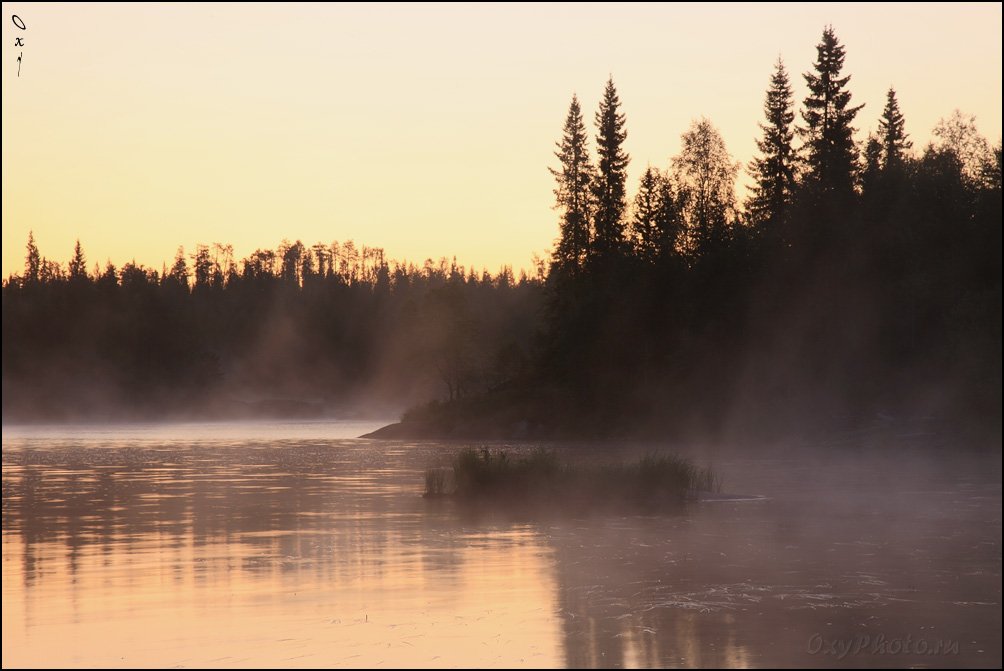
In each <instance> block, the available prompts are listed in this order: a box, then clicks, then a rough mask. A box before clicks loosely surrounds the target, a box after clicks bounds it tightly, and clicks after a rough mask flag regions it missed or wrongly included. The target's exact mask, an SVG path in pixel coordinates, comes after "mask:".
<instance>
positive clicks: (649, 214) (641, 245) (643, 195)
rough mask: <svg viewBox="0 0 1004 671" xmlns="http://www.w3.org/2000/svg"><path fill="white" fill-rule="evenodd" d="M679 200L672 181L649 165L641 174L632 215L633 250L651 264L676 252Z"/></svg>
mask: <svg viewBox="0 0 1004 671" xmlns="http://www.w3.org/2000/svg"><path fill="white" fill-rule="evenodd" d="M678 229H679V226H678V222H677V212H676V203H675V202H674V198H673V189H672V185H671V184H670V180H669V178H668V177H667V176H666V175H663V174H662V173H660V172H659V171H658V170H656V169H655V168H653V167H651V166H648V167H647V168H645V172H644V173H642V176H641V180H640V182H639V184H638V193H637V195H636V196H635V199H634V207H633V215H632V217H631V229H630V230H631V241H632V244H633V247H634V253H635V255H636V256H638V257H639V258H641V259H643V260H644V261H647V262H649V263H655V262H656V261H658V260H659V259H662V258H665V257H666V256H667V255H669V254H672V253H673V252H674V251H675V248H676V243H677V239H676V238H677V235H678V233H679V230H678Z"/></svg>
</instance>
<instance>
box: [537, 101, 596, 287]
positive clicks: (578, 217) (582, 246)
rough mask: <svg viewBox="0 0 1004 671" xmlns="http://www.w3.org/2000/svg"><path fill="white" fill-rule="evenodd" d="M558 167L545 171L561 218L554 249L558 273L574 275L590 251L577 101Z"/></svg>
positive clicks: (584, 142)
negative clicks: (553, 181)
mask: <svg viewBox="0 0 1004 671" xmlns="http://www.w3.org/2000/svg"><path fill="white" fill-rule="evenodd" d="M557 146H558V151H556V152H555V154H554V155H555V156H557V157H558V161H559V162H560V167H559V168H558V169H554V168H548V169H549V170H550V171H551V174H552V175H554V178H555V179H556V180H557V182H558V185H557V187H555V189H554V195H555V199H556V206H557V207H558V208H560V209H562V210H563V211H564V212H563V213H562V216H561V224H560V236H559V238H558V243H557V245H555V248H554V264H555V266H556V267H557V268H558V269H562V270H567V271H569V272H571V273H575V272H576V271H578V270H579V269H581V268H582V265H583V263H584V262H585V259H586V255H587V253H588V251H589V220H590V216H591V214H592V209H593V208H592V196H591V187H592V183H593V166H592V164H591V163H590V161H589V147H588V138H587V137H586V126H585V124H584V123H583V121H582V108H581V107H580V106H579V99H578V98H577V97H576V96H574V95H573V96H572V102H571V104H570V105H569V106H568V115H567V116H566V118H565V127H564V131H563V135H562V138H561V141H560V142H558V143H557Z"/></svg>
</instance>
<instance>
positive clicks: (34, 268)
mask: <svg viewBox="0 0 1004 671" xmlns="http://www.w3.org/2000/svg"><path fill="white" fill-rule="evenodd" d="M41 271H42V258H41V256H40V255H39V253H38V246H37V245H36V244H35V232H34V231H28V245H27V252H26V254H25V258H24V281H25V282H28V283H36V282H38V281H39V276H40V275H41Z"/></svg>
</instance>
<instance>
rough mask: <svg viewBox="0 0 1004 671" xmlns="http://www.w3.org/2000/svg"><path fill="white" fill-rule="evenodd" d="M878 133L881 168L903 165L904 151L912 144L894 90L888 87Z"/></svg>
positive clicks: (887, 168)
mask: <svg viewBox="0 0 1004 671" xmlns="http://www.w3.org/2000/svg"><path fill="white" fill-rule="evenodd" d="M879 135H880V138H881V142H882V153H883V156H882V169H883V170H890V169H892V170H896V169H898V168H900V167H901V166H902V165H903V160H904V158H905V157H906V152H907V151H908V150H909V149H910V148H911V147H912V146H913V142H910V140H908V139H907V138H908V137H909V136H908V135H907V134H906V122H905V120H904V118H903V113H902V112H900V111H899V101H897V100H896V90H895V89H894V88H892V87H891V86H890V87H889V92H888V93H887V94H886V101H885V109H883V110H882V118H881V119H879Z"/></svg>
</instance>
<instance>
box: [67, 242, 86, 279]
mask: <svg viewBox="0 0 1004 671" xmlns="http://www.w3.org/2000/svg"><path fill="white" fill-rule="evenodd" d="M69 270H70V279H73V280H81V279H86V277H87V261H86V259H85V258H84V250H83V248H82V247H81V246H80V240H77V244H76V245H74V247H73V258H72V259H70V268H69Z"/></svg>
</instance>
